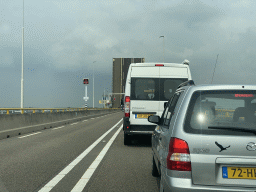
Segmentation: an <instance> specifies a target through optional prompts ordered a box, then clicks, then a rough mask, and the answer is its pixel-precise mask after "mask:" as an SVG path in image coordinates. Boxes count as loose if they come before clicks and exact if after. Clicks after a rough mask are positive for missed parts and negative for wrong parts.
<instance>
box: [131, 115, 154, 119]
mask: <svg viewBox="0 0 256 192" xmlns="http://www.w3.org/2000/svg"><path fill="white" fill-rule="evenodd" d="M150 115H151V114H135V118H139V119H147V118H148V117H149V116H150Z"/></svg>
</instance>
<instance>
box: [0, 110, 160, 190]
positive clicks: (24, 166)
mask: <svg viewBox="0 0 256 192" xmlns="http://www.w3.org/2000/svg"><path fill="white" fill-rule="evenodd" d="M122 118H123V112H115V113H111V114H108V115H102V116H99V117H96V118H94V117H91V118H90V119H87V120H84V121H80V122H77V123H73V124H67V125H64V126H61V127H55V128H51V129H46V130H42V131H39V132H34V133H30V134H26V135H19V136H17V137H12V138H8V139H3V140H0V143H1V147H0V192H30V191H31V192H34V191H40V192H47V191H51V192H70V191H72V192H81V191H88V192H98V191H122V192H129V191H131V192H134V191H146V192H149V191H158V190H159V180H158V179H157V178H154V177H153V176H152V175H151V166H152V154H151V142H150V139H151V138H150V137H135V138H134V141H133V143H132V145H131V146H124V144H123V131H122Z"/></svg>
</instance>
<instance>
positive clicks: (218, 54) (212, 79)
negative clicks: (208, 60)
mask: <svg viewBox="0 0 256 192" xmlns="http://www.w3.org/2000/svg"><path fill="white" fill-rule="evenodd" d="M218 57H219V54H218V55H217V58H216V63H215V67H214V71H213V75H212V81H213V77H214V73H215V69H216V65H217V61H218ZM211 84H212V82H211Z"/></svg>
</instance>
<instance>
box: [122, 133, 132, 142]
mask: <svg viewBox="0 0 256 192" xmlns="http://www.w3.org/2000/svg"><path fill="white" fill-rule="evenodd" d="M130 139H131V138H130V136H129V135H128V134H126V133H124V145H130V144H131V140H130Z"/></svg>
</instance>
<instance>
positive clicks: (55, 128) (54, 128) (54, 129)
mask: <svg viewBox="0 0 256 192" xmlns="http://www.w3.org/2000/svg"><path fill="white" fill-rule="evenodd" d="M63 127H65V126H64V125H63V126H60V127H56V128H53V129H52V130H55V129H61V128H63Z"/></svg>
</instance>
